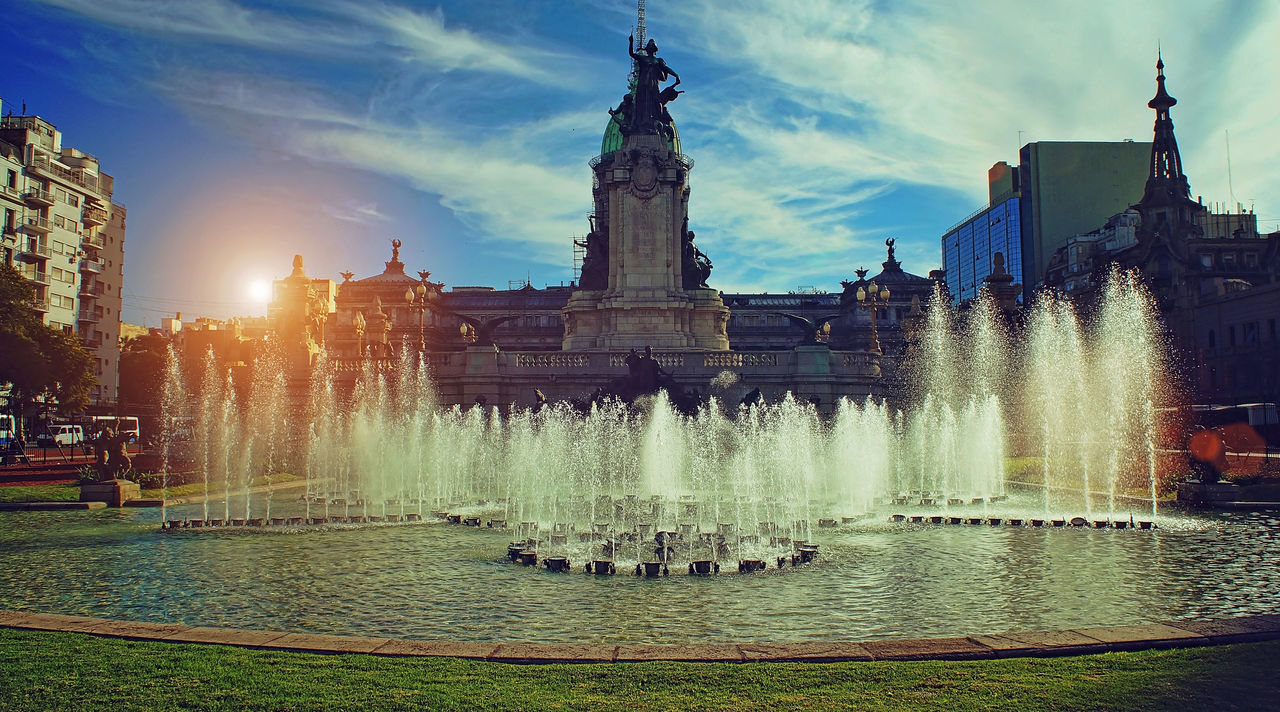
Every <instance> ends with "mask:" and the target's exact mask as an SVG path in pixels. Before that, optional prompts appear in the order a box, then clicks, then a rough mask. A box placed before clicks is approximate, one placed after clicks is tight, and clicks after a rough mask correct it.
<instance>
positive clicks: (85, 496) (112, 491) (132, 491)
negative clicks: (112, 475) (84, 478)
mask: <svg viewBox="0 0 1280 712" xmlns="http://www.w3.org/2000/svg"><path fill="white" fill-rule="evenodd" d="M141 497H142V488H141V487H139V486H138V483H136V482H130V481H129V480H104V481H102V482H88V483H85V484H83V485H81V486H80V501H81V502H106V503H107V504H109V505H111V506H112V507H123V506H124V503H125V502H128V501H129V500H131V499H140V498H141Z"/></svg>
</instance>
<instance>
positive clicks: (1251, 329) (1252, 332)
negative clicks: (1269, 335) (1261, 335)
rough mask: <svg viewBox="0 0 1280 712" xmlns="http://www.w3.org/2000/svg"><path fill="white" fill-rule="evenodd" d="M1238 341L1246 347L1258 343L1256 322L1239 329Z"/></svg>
mask: <svg viewBox="0 0 1280 712" xmlns="http://www.w3.org/2000/svg"><path fill="white" fill-rule="evenodd" d="M1240 331H1241V333H1240V340H1241V341H1242V342H1244V343H1245V344H1246V345H1248V344H1256V343H1258V322H1256V321H1251V322H1249V323H1248V324H1245V325H1244V326H1242V327H1240Z"/></svg>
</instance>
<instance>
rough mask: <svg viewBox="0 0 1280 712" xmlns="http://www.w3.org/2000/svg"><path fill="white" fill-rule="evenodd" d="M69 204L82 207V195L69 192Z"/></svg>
mask: <svg viewBox="0 0 1280 712" xmlns="http://www.w3.org/2000/svg"><path fill="white" fill-rule="evenodd" d="M67 205H70V206H71V207H73V208H78V207H80V196H78V195H76V194H74V193H67Z"/></svg>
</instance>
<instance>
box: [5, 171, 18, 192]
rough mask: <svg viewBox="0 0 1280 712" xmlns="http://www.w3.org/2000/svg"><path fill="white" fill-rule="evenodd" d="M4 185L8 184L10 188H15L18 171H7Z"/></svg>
mask: <svg viewBox="0 0 1280 712" xmlns="http://www.w3.org/2000/svg"><path fill="white" fill-rule="evenodd" d="M6 185H8V186H9V187H10V188H17V187H18V172H17V171H13V170H11V171H9V178H8V182H7V183H6Z"/></svg>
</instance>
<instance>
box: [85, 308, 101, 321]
mask: <svg viewBox="0 0 1280 712" xmlns="http://www.w3.org/2000/svg"><path fill="white" fill-rule="evenodd" d="M101 319H102V315H101V314H98V313H96V312H95V311H94V310H92V309H81V310H80V321H83V322H87V323H90V324H93V323H96V322H98V321H99V320H101Z"/></svg>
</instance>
